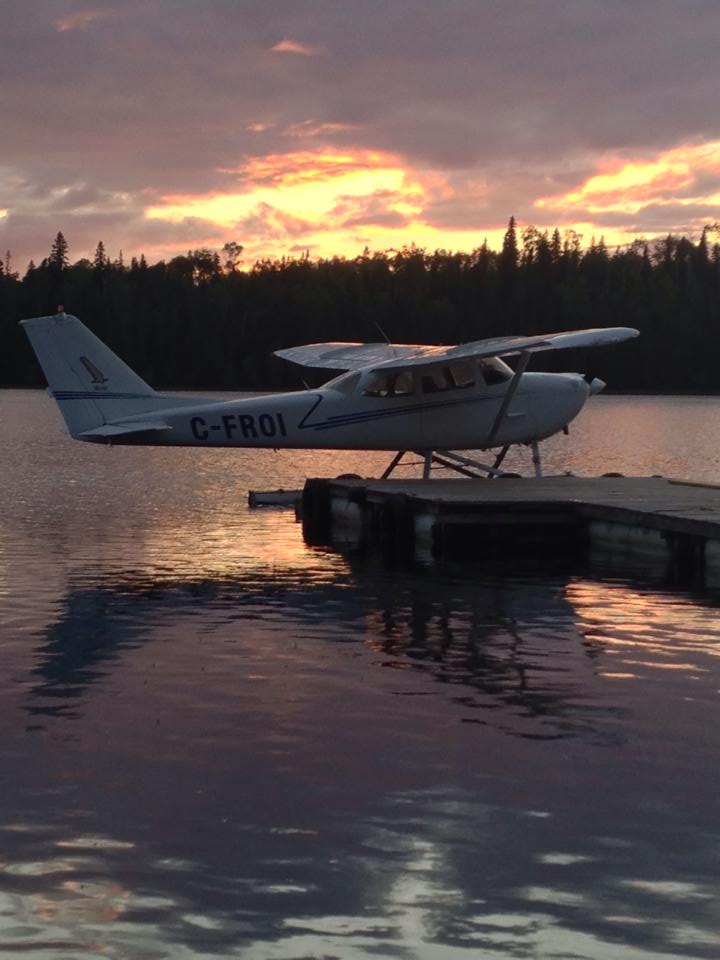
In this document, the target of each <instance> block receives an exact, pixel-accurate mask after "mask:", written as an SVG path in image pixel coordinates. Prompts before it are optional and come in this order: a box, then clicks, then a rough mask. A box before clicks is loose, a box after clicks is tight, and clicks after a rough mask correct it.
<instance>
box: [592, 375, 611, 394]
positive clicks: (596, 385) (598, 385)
mask: <svg viewBox="0 0 720 960" xmlns="http://www.w3.org/2000/svg"><path fill="white" fill-rule="evenodd" d="M606 386H607V384H606V383H605V381H604V380H601V379H600V377H593V379H592V380H591V381H590V388H589V393H590V396H591V397H594V396H595V394H596V393H600V391H601V390H604V389H605V387H606Z"/></svg>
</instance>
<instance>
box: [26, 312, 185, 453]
mask: <svg viewBox="0 0 720 960" xmlns="http://www.w3.org/2000/svg"><path fill="white" fill-rule="evenodd" d="M20 322H21V325H22V327H23V328H24V330H25V333H26V334H27V336H28V339H29V340H30V343H31V345H32V348H33V350H34V351H35V354H36V356H37V358H38V360H39V362H40V366H41V367H42V369H43V373H44V374H45V377H46V379H47V382H48V386H49V388H50V393H51V394H52V396H53V397H54V398H55V400H56V401H57V404H58V406H59V407H60V411H61V413H62V415H63V418H64V419H65V424H66V426H67V428H68V432H69V433H70V434H71V435H72V436H73V437H76V436H78V435H80V434H82V433H84V432H85V431H87V430H94V429H95V428H98V427H102V426H103V425H104V424H106V423H109V422H112V421H117V420H122V419H124V418H126V417H132V416H135V415H137V414H141V413H147V412H149V411H152V410H157V409H159V408H160V407H162V406H163V405H167V404H166V403H165V404H164V403H163V398H162V397H161V396H160V395H158V394H157V393H155V391H154V390H153V389H152V387H150V386H149V385H148V384H147V383H145V381H144V380H143V379H142V378H141V377H139V376H138V375H137V374H136V373H135V372H134V371H133V370H131V369H130V367H128V365H127V364H126V363H123V361H122V360H121V359H120V358H119V357H118V356H116V355H115V354H114V353H113V352H112V350H110V348H109V347H107V346H105V344H104V343H103V342H102V340H100V339H98V337H96V336H95V334H94V333H92V332H91V331H90V330H88V328H87V327H86V326H85V325H84V324H83V323H81V322H80V320H78V318H77V317H73V316H71V315H70V314H65V313H59V314H57V315H56V316H54V317H34V318H33V319H31V320H21V321H20Z"/></svg>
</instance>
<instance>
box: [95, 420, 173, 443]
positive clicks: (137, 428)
mask: <svg viewBox="0 0 720 960" xmlns="http://www.w3.org/2000/svg"><path fill="white" fill-rule="evenodd" d="M158 430H172V427H170V426H168V424H167V423H163V422H162V420H140V421H137V422H135V423H104V424H103V425H102V426H101V427H94V428H93V429H92V430H83V432H82V433H78V434H76V436H77V437H78V438H79V439H81V440H85V439H91V438H92V437H98V438H100V437H107V438H108V439H111V438H112V437H126V436H128V435H129V434H131V433H147V432H148V431H158Z"/></svg>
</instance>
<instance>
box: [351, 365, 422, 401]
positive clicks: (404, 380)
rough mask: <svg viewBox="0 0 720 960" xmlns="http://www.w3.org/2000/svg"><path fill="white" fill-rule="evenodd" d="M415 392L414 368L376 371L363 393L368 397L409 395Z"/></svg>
mask: <svg viewBox="0 0 720 960" xmlns="http://www.w3.org/2000/svg"><path fill="white" fill-rule="evenodd" d="M414 392H415V384H414V382H413V375H412V370H401V371H400V372H399V373H376V374H374V375H373V376H372V377H371V379H370V380H369V381H368V383H367V385H366V386H365V389H364V390H363V395H364V396H366V397H409V396H410V395H411V394H413V393H414Z"/></svg>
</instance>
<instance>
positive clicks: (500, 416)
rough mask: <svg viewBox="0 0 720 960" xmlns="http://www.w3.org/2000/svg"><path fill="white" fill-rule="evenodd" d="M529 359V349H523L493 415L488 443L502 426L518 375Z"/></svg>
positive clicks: (523, 371)
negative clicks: (495, 414) (501, 399)
mask: <svg viewBox="0 0 720 960" xmlns="http://www.w3.org/2000/svg"><path fill="white" fill-rule="evenodd" d="M529 360H530V351H529V350H523V351H522V353H521V354H520V360H519V361H518V365H517V368H516V370H515V373H514V375H513V378H512V380H511V381H510V385H509V386H508V388H507V391H506V393H505V396H504V398H503V402H502V403H501V404H500V409H499V410H498V412H497V416H496V417H495V423H493V425H492V429H491V430H490V433H489V435H488V440H489V441H490V443H492V441H493V440H494V439H495V437H496V436H497V432H498V430H499V429H500V427H501V426H502V422H503V420H504V419H505V414H506V413H507V411H508V407H509V406H510V402H511V400H512V398H513V397H514V396H515V391H516V390H517V388H518V384H519V383H520V377H522V375H523V374H524V373H525V368H526V367H527V365H528V361H529Z"/></svg>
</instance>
